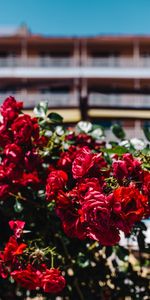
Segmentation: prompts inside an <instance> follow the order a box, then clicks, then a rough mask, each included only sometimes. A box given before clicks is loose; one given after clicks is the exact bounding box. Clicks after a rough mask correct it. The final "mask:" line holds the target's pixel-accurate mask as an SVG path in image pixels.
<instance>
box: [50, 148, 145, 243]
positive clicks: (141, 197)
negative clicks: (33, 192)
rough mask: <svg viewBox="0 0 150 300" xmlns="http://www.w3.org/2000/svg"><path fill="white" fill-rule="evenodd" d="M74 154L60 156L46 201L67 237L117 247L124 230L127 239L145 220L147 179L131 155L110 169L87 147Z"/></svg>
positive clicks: (126, 155)
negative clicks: (50, 202) (53, 202)
mask: <svg viewBox="0 0 150 300" xmlns="http://www.w3.org/2000/svg"><path fill="white" fill-rule="evenodd" d="M72 149H73V146H71V148H70V149H68V151H66V152H63V153H62V154H61V157H60V159H59V160H58V163H57V169H56V170H53V171H52V172H50V173H49V175H48V179H47V185H46V196H47V200H48V201H51V200H53V199H54V200H55V201H56V213H57V215H58V216H59V217H60V219H61V221H62V225H63V229H64V231H65V233H66V234H67V235H68V236H69V237H77V238H79V239H85V238H91V239H94V240H97V241H99V242H100V243H101V244H102V245H114V244H116V243H118V241H119V239H120V237H119V231H120V230H122V231H124V233H125V234H129V233H130V231H131V229H132V227H133V225H134V224H135V222H137V221H140V220H141V219H142V218H143V217H144V216H145V215H146V212H147V207H148V197H149V186H148V184H149V183H148V181H147V180H146V178H147V176H148V175H149V173H148V172H146V171H143V170H142V167H141V163H140V162H139V161H138V160H137V159H135V158H133V156H132V155H131V154H129V153H127V154H124V155H123V156H122V157H120V158H118V156H115V157H114V161H113V163H112V165H108V163H107V162H106V161H105V159H104V157H103V155H102V153H96V152H95V151H92V150H91V149H90V148H89V147H87V146H84V147H79V148H76V149H75V146H74V151H72ZM148 177H149V176H148ZM109 179H110V180H112V184H109Z"/></svg>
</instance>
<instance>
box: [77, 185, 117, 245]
mask: <svg viewBox="0 0 150 300" xmlns="http://www.w3.org/2000/svg"><path fill="white" fill-rule="evenodd" d="M111 197H112V196H111V195H109V196H105V195H103V194H102V193H101V192H99V191H94V190H92V191H89V192H88V193H87V194H86V195H85V197H84V199H85V202H83V204H82V206H81V209H80V210H79V213H80V219H81V222H84V223H86V227H87V229H86V231H87V237H89V238H91V239H94V240H98V241H99V243H100V244H101V245H105V246H109V245H114V244H116V243H117V242H118V241H119V232H118V230H117V229H115V227H114V226H112V222H111V221H110V212H111V209H110V203H111Z"/></svg>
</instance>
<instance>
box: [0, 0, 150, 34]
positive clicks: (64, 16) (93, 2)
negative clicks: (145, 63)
mask: <svg viewBox="0 0 150 300" xmlns="http://www.w3.org/2000/svg"><path fill="white" fill-rule="evenodd" d="M21 23H26V24H27V25H28V27H29V28H30V29H31V31H32V32H34V33H42V34H45V35H96V34H150V0H0V26H18V25H20V24H21Z"/></svg>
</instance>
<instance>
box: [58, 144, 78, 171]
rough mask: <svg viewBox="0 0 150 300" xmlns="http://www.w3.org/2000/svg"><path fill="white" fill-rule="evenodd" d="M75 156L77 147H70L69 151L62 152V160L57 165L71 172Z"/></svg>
mask: <svg viewBox="0 0 150 300" xmlns="http://www.w3.org/2000/svg"><path fill="white" fill-rule="evenodd" d="M75 155H76V147H75V146H70V147H69V149H68V150H67V151H65V152H62V153H61V154H60V159H59V160H58V163H57V165H58V167H60V168H62V169H64V170H69V171H70V169H71V167H72V162H73V160H74V158H75Z"/></svg>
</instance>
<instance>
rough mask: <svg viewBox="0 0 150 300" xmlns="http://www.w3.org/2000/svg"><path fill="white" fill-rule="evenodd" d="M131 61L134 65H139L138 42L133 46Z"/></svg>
mask: <svg viewBox="0 0 150 300" xmlns="http://www.w3.org/2000/svg"><path fill="white" fill-rule="evenodd" d="M133 59H134V63H135V64H136V65H137V66H138V65H139V63H140V47H139V42H138V41H135V42H134V44H133Z"/></svg>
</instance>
